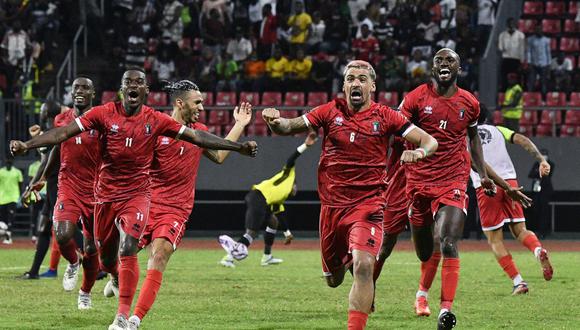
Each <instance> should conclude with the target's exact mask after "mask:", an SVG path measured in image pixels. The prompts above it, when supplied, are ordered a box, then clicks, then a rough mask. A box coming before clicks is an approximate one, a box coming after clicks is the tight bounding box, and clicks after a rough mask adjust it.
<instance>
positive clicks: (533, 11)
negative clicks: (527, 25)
mask: <svg viewBox="0 0 580 330" xmlns="http://www.w3.org/2000/svg"><path fill="white" fill-rule="evenodd" d="M543 13H544V4H543V3H542V2H540V1H526V2H524V15H529V16H539V15H542V14H543Z"/></svg>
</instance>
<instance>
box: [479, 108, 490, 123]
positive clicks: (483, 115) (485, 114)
mask: <svg viewBox="0 0 580 330" xmlns="http://www.w3.org/2000/svg"><path fill="white" fill-rule="evenodd" d="M489 116H490V113H489V110H488V109H487V106H486V105H485V104H483V103H480V104H479V118H477V123H478V124H485V123H487V122H488V121H489V119H490V118H489Z"/></svg>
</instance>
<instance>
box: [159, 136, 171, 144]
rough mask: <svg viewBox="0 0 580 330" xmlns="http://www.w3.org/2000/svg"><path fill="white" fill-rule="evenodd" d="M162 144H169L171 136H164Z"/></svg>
mask: <svg viewBox="0 0 580 330" xmlns="http://www.w3.org/2000/svg"><path fill="white" fill-rule="evenodd" d="M161 144H169V138H168V137H167V136H164V137H162V138H161Z"/></svg>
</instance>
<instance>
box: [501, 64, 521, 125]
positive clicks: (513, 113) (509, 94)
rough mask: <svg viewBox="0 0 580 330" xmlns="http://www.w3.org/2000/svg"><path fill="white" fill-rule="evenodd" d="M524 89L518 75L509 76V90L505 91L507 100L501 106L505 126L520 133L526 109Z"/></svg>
mask: <svg viewBox="0 0 580 330" xmlns="http://www.w3.org/2000/svg"><path fill="white" fill-rule="evenodd" d="M523 92H524V90H523V88H522V86H521V85H520V84H519V77H518V74H517V73H510V74H508V88H507V89H506V91H505V98H504V101H503V104H501V106H500V107H501V112H502V115H503V120H504V126H505V127H507V128H509V129H511V130H512V131H515V132H518V131H519V128H520V118H522V112H523V107H524V98H523V97H522V95H523Z"/></svg>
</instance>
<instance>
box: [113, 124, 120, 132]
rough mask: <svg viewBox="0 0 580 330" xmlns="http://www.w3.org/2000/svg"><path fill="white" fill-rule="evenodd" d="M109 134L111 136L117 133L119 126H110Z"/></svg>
mask: <svg viewBox="0 0 580 330" xmlns="http://www.w3.org/2000/svg"><path fill="white" fill-rule="evenodd" d="M111 133H112V134H116V133H119V125H117V124H113V125H111Z"/></svg>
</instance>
